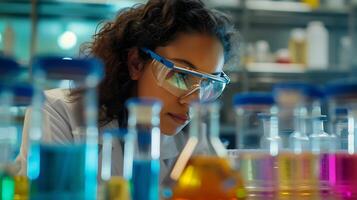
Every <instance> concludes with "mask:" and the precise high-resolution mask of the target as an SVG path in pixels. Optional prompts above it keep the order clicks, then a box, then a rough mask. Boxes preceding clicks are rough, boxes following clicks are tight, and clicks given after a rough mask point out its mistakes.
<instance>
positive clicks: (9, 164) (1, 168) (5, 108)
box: [0, 57, 32, 199]
mask: <svg viewBox="0 0 357 200" xmlns="http://www.w3.org/2000/svg"><path fill="white" fill-rule="evenodd" d="M20 76H21V69H20V67H19V65H18V64H17V63H16V62H15V61H14V60H12V59H10V58H5V57H0V199H26V198H27V194H28V184H27V179H26V177H23V176H18V175H17V173H18V171H19V166H18V163H16V161H15V158H16V155H17V154H18V152H19V149H20V142H21V138H20V137H21V135H20V134H19V133H21V127H22V126H21V124H22V121H21V120H22V119H23V118H22V117H23V112H19V110H20V107H21V106H22V105H28V104H29V103H30V102H31V101H30V100H31V96H32V87H31V86H29V85H27V84H26V85H25V84H21V85H19V84H18V83H17V82H19V81H20V78H19V77H20Z"/></svg>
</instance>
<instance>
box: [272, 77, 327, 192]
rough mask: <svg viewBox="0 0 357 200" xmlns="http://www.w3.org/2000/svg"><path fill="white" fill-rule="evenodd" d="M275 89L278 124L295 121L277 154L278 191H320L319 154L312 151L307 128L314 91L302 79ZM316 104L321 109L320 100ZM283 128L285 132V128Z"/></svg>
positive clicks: (312, 109)
mask: <svg viewBox="0 0 357 200" xmlns="http://www.w3.org/2000/svg"><path fill="white" fill-rule="evenodd" d="M274 93H275V98H276V101H277V103H278V106H279V120H281V121H279V125H280V124H281V123H285V122H293V128H292V129H291V126H288V129H287V130H289V131H292V132H291V133H290V135H289V136H288V137H287V139H286V140H285V141H286V144H285V145H284V147H283V149H281V150H280V151H279V154H278V156H277V163H278V164H277V167H278V168H277V169H278V172H277V175H278V182H279V194H280V195H288V196H290V195H296V194H305V195H306V196H315V194H316V193H317V191H318V180H317V178H318V175H317V172H316V170H315V168H316V164H315V160H316V156H315V155H314V154H312V152H311V151H310V140H309V137H308V128H307V119H308V118H309V116H311V113H313V112H315V111H314V109H315V106H311V105H314V104H312V103H311V101H310V98H312V97H314V96H315V93H314V91H313V90H312V86H311V85H309V84H305V83H299V82H289V83H281V84H277V85H276V86H275V87H274ZM312 102H313V101H312ZM316 107H317V110H318V112H320V104H318V105H317V106H316ZM309 114H310V115H309ZM286 119H288V121H286ZM284 128H285V127H284ZM281 130H283V131H282V132H281V133H283V134H284V129H281ZM285 133H286V132H285ZM283 136H284V135H283ZM285 137H286V136H285Z"/></svg>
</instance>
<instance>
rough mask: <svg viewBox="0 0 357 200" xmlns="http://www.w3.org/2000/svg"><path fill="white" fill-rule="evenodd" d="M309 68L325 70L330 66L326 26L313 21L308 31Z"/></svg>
mask: <svg viewBox="0 0 357 200" xmlns="http://www.w3.org/2000/svg"><path fill="white" fill-rule="evenodd" d="M306 39H307V66H308V67H309V69H312V70H324V69H327V68H328V65H329V34H328V30H327V29H326V28H325V26H324V24H323V23H322V22H320V21H312V22H310V23H309V24H308V26H307V29H306Z"/></svg>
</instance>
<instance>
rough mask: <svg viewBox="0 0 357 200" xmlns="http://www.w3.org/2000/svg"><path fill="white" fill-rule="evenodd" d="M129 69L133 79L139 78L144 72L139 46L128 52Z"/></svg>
mask: <svg viewBox="0 0 357 200" xmlns="http://www.w3.org/2000/svg"><path fill="white" fill-rule="evenodd" d="M128 69H129V75H130V78H131V79H132V80H138V79H139V78H140V77H141V75H142V74H143V72H144V62H142V60H141V58H140V57H139V49H138V48H132V49H130V50H129V52H128Z"/></svg>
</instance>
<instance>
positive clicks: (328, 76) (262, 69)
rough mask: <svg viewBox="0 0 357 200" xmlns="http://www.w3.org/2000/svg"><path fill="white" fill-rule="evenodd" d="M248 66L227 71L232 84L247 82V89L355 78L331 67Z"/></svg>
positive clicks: (291, 65) (295, 65)
mask: <svg viewBox="0 0 357 200" xmlns="http://www.w3.org/2000/svg"><path fill="white" fill-rule="evenodd" d="M248 66H249V67H248ZM248 66H247V67H245V70H240V71H227V74H228V75H229V77H230V78H231V83H232V84H240V82H242V80H244V81H247V83H246V84H247V85H248V86H249V87H250V86H251V85H257V84H263V83H264V84H274V83H277V82H281V81H289V80H291V81H308V82H311V83H316V84H323V83H325V82H327V81H329V80H333V79H339V78H348V77H356V75H355V73H352V70H348V71H347V70H335V69H333V66H330V67H329V69H326V70H310V69H304V68H302V65H298V64H277V63H254V64H251V65H248Z"/></svg>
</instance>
